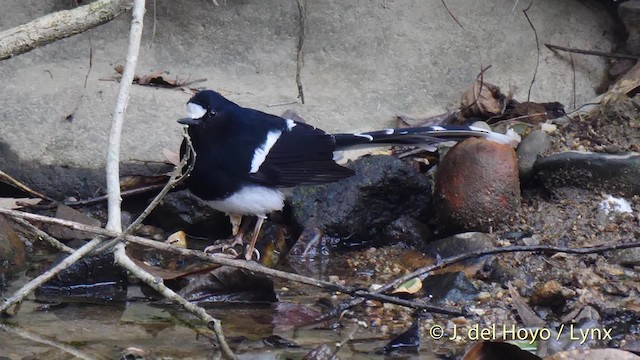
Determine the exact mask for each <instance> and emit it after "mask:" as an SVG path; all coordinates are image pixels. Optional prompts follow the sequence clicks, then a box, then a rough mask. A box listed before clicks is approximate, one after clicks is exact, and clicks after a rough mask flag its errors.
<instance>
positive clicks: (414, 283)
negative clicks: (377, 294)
mask: <svg viewBox="0 0 640 360" xmlns="http://www.w3.org/2000/svg"><path fill="white" fill-rule="evenodd" d="M421 289H422V281H421V280H420V279H419V278H417V277H415V278H413V279H411V280H408V281H407V282H405V283H403V284H402V285H400V286H398V288H397V289H395V290H393V291H392V292H391V293H392V294H410V295H413V294H415V293H417V292H418V291H420V290H421Z"/></svg>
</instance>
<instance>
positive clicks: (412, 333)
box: [376, 319, 420, 355]
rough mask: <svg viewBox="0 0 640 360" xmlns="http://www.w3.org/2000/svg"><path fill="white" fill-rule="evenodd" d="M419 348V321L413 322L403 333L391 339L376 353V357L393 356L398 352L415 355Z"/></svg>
mask: <svg viewBox="0 0 640 360" xmlns="http://www.w3.org/2000/svg"><path fill="white" fill-rule="evenodd" d="M419 347H420V320H418V319H416V320H414V322H413V324H411V326H410V327H409V328H408V329H407V330H406V331H405V332H403V333H401V334H398V335H397V336H396V337H394V338H393V339H391V341H389V343H388V344H387V345H385V346H384V347H383V348H382V349H379V350H377V351H376V354H378V355H388V354H395V353H398V352H403V353H407V352H411V353H417V352H418V348H419Z"/></svg>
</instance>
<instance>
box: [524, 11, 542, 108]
mask: <svg viewBox="0 0 640 360" xmlns="http://www.w3.org/2000/svg"><path fill="white" fill-rule="evenodd" d="M531 6H533V0H531V1H530V2H529V5H528V6H527V8H526V9H524V10H522V12H523V13H524V17H525V18H527V21H528V22H529V26H531V29H532V30H533V35H535V37H536V68H535V69H534V70H533V78H531V84H529V92H528V93H527V101H531V89H532V88H533V84H534V83H535V82H536V76H537V75H538V66H540V40H539V39H538V31H537V30H536V28H535V26H533V23H532V22H531V19H530V18H529V14H527V11H529V9H531Z"/></svg>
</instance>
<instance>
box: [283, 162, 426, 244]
mask: <svg viewBox="0 0 640 360" xmlns="http://www.w3.org/2000/svg"><path fill="white" fill-rule="evenodd" d="M348 167H350V168H351V169H353V170H355V173H356V174H355V175H354V176H352V177H350V178H347V179H345V180H342V181H339V182H335V183H332V184H327V185H321V186H301V187H298V188H296V189H295V190H294V192H293V196H292V198H291V205H292V208H293V214H294V217H295V218H296V219H297V221H298V222H300V224H301V225H303V226H304V227H306V228H313V227H318V228H320V229H321V230H322V231H324V232H325V234H326V235H329V236H331V237H335V238H343V239H345V242H346V243H349V244H358V243H361V242H367V241H373V242H378V243H386V242H387V241H389V240H393V239H391V237H389V236H388V231H387V230H388V227H389V225H391V224H392V223H394V222H395V221H396V220H398V219H401V218H403V217H407V216H408V217H410V218H414V219H426V217H427V214H428V213H429V211H430V208H431V185H430V182H429V180H428V179H427V177H426V176H424V175H422V174H420V173H419V172H418V171H417V170H416V168H415V167H414V166H412V165H411V164H409V163H406V162H404V161H402V160H399V159H397V158H394V157H390V156H366V157H363V158H360V159H358V160H356V161H354V162H353V163H350V164H348ZM404 221H407V220H406V219H405V220H404ZM412 233H415V234H416V235H418V234H421V233H420V232H419V231H415V232H412ZM403 241H404V242H407V243H414V244H415V243H416V242H417V243H419V242H420V239H413V241H409V240H407V239H403Z"/></svg>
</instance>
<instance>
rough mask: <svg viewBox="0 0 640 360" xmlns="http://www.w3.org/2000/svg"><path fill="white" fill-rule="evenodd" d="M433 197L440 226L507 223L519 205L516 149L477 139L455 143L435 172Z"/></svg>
mask: <svg viewBox="0 0 640 360" xmlns="http://www.w3.org/2000/svg"><path fill="white" fill-rule="evenodd" d="M434 200H435V205H436V210H437V213H438V219H440V221H441V225H442V226H443V228H445V229H447V230H450V231H453V232H459V231H460V230H481V231H489V230H490V228H491V227H492V226H496V225H498V224H502V223H505V222H507V221H508V220H509V219H510V218H513V217H514V215H515V214H516V212H517V211H518V209H519V208H520V180H519V177H518V161H517V158H516V153H515V151H514V150H513V148H511V147H510V146H509V145H504V144H498V143H494V142H491V141H488V140H484V139H477V138H471V139H467V140H465V141H463V142H460V143H458V144H456V146H454V147H453V148H452V149H451V150H449V152H448V153H447V155H446V156H445V157H444V159H443V161H442V163H441V164H440V166H439V168H438V172H437V173H436V185H435V189H434Z"/></svg>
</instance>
